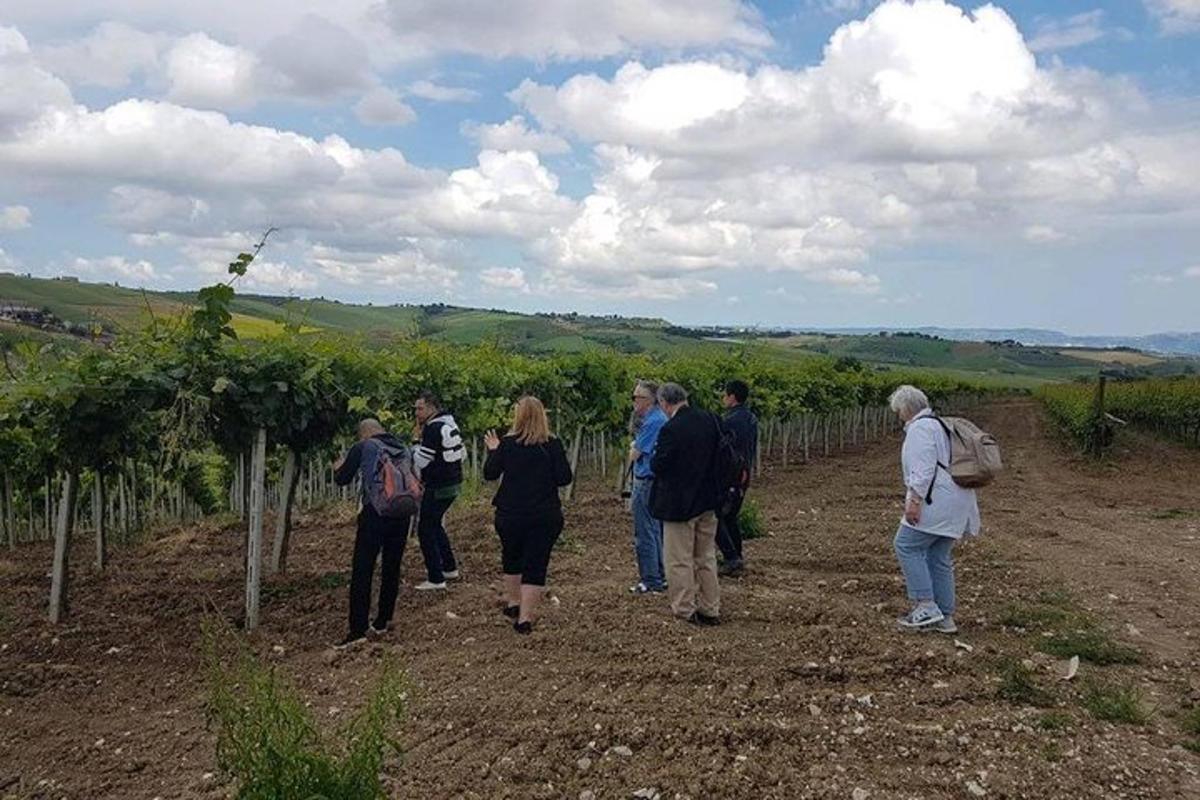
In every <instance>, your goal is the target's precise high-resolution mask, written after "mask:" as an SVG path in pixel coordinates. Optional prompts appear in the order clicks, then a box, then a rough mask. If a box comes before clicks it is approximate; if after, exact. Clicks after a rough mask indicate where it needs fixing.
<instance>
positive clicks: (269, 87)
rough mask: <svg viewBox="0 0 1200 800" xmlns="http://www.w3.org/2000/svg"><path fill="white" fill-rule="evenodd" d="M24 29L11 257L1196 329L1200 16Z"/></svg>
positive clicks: (1, 117)
mask: <svg viewBox="0 0 1200 800" xmlns="http://www.w3.org/2000/svg"><path fill="white" fill-rule="evenodd" d="M50 5H57V4H46V3H44V2H39V1H35V0H7V2H6V3H5V4H4V7H3V8H2V9H0V269H2V270H8V271H16V272H29V273H32V274H35V275H60V274H74V275H78V276H80V277H82V278H84V279H87V280H104V281H119V282H120V283H122V284H123V285H144V286H147V287H151V288H187V287H196V286H199V285H203V284H205V283H207V282H211V281H212V280H213V279H214V278H216V277H218V276H220V275H221V273H222V270H223V265H224V263H225V262H226V261H228V260H229V257H230V256H232V255H233V254H235V253H236V252H238V251H239V250H241V249H244V248H245V246H246V244H247V243H248V242H251V241H253V240H254V239H255V238H257V235H258V233H259V232H260V231H261V230H262V229H263V228H265V227H266V226H267V225H278V226H280V227H281V233H280V235H279V236H278V238H276V239H273V240H272V243H271V245H270V247H269V248H268V249H267V251H265V253H264V256H263V259H262V262H261V263H259V264H256V265H255V268H254V270H253V271H252V273H251V276H250V280H249V281H248V282H247V288H249V289H252V290H255V291H263V292H271V293H278V294H293V295H297V296H316V295H322V296H327V297H337V298H340V299H343V300H351V301H368V300H369V301H372V302H376V303H391V302H435V301H440V302H451V303H459V304H463V305H480V306H488V307H504V308H512V309H517V310H563V311H566V310H577V311H583V312H599V313H622V314H638V315H654V316H663V317H666V318H669V319H671V320H675V321H678V322H684V323H728V324H761V325H795V326H843V325H845V326H858V325H886V326H905V325H913V326H916V325H946V326H972V327H1016V326H1038V327H1050V328H1059V329H1063V330H1067V331H1071V332H1076V333H1147V332H1153V331H1160V330H1195V329H1197V328H1200V324H1198V323H1197V315H1196V313H1195V308H1197V307H1198V305H1200V247H1198V245H1200V165H1198V164H1200V159H1196V158H1195V157H1194V154H1195V152H1196V151H1197V150H1198V149H1200V92H1198V91H1197V88H1196V87H1197V86H1198V85H1200V80H1197V79H1198V78H1200V74H1198V72H1200V57H1198V56H1200V0H1125V1H1124V2H1081V1H1080V0H1059V2H1053V3H1051V2H1038V1H1036V0H1012V1H1011V2H1003V3H995V4H991V5H987V6H975V5H966V6H959V5H955V4H951V3H948V2H944V0H887V1H886V2H882V3H880V2H867V1H866V0H794V1H793V2H760V3H756V4H751V3H746V2H739V1H738V0H656V1H653V2H652V0H623V2H621V3H595V4H587V3H578V2H567V1H566V0H542V1H541V2H535V1H534V0H512V1H511V2H509V3H505V4H496V3H481V2H476V1H475V0H343V2H338V3H333V2H327V1H326V0H293V1H291V2H285V0H261V2H256V3H245V2H241V1H240V0H210V1H209V2H206V3H196V2H161V1H160V0H78V2H76V3H73V4H71V6H70V7H68V8H66V9H64V8H63V7H61V6H59V7H57V8H49V6H50Z"/></svg>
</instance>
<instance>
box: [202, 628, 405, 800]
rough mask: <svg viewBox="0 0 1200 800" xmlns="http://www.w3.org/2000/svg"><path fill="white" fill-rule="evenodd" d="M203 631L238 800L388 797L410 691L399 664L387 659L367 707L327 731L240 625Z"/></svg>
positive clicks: (224, 758) (212, 718)
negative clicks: (388, 759)
mask: <svg viewBox="0 0 1200 800" xmlns="http://www.w3.org/2000/svg"><path fill="white" fill-rule="evenodd" d="M203 630H204V668H205V672H206V677H207V679H208V698H207V711H208V718H209V722H210V724H212V725H213V726H214V727H215V728H216V731H217V764H218V766H219V767H220V769H221V770H222V771H223V772H225V773H226V774H228V775H229V776H231V777H232V778H233V780H234V782H235V783H236V785H237V794H236V797H237V798H238V800H282V799H283V798H297V799H298V798H341V799H343V800H383V798H386V797H387V794H386V793H385V792H384V789H383V786H382V784H381V782H380V778H379V773H380V770H381V769H382V767H383V761H384V758H385V755H386V754H387V753H389V752H393V751H398V749H399V747H398V745H397V744H396V742H395V740H394V739H393V738H392V736H391V729H392V728H393V726H394V724H395V723H396V721H397V720H398V719H399V717H400V715H401V714H402V713H403V709H404V701H405V699H406V697H407V695H406V693H405V686H406V683H405V678H404V674H403V673H402V672H401V671H400V670H399V669H397V668H396V667H395V666H393V665H390V664H385V666H384V669H383V672H382V674H381V676H380V678H379V681H378V683H377V684H376V686H375V688H374V689H373V690H372V691H371V692H370V694H369V696H368V697H367V701H366V703H365V705H364V707H363V708H362V710H361V711H360V712H359V713H358V714H357V715H356V716H355V717H354V718H353V719H352V720H351V721H350V722H349V723H348V724H346V725H344V726H342V727H341V728H340V729H339V730H338V731H337V732H336V734H334V735H331V736H330V735H323V734H322V732H321V731H320V730H319V729H318V727H317V724H316V721H315V719H314V718H313V715H312V713H311V711H310V710H309V708H308V707H307V705H306V704H305V702H304V700H303V699H302V698H301V697H300V696H299V694H298V693H297V691H296V690H295V688H293V687H292V686H291V685H290V684H289V683H288V682H287V681H286V680H284V678H283V677H282V676H281V675H280V674H279V673H278V672H277V671H276V670H275V669H274V668H272V667H270V666H266V665H264V664H262V663H261V662H260V661H259V660H258V659H256V658H255V657H254V656H253V655H252V654H251V653H250V651H249V650H248V648H247V647H246V645H245V644H244V643H243V642H242V640H241V639H240V638H239V637H238V635H237V634H236V632H234V631H233V630H232V629H230V628H229V627H228V626H227V625H225V624H224V623H221V622H219V621H216V620H214V619H207V620H205V621H204V628H203Z"/></svg>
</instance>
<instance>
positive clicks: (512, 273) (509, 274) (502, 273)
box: [479, 267, 529, 292]
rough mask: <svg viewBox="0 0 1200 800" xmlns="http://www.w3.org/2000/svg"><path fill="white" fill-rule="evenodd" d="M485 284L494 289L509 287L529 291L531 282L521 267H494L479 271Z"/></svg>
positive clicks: (514, 289) (513, 289) (508, 288)
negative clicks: (527, 279) (526, 278)
mask: <svg viewBox="0 0 1200 800" xmlns="http://www.w3.org/2000/svg"><path fill="white" fill-rule="evenodd" d="M479 278H480V280H482V281H483V285H484V286H487V287H489V288H492V289H507V290H511V291H519V292H528V291H529V283H528V281H526V280H525V270H523V269H521V268H520V267H515V268H513V269H505V268H503V267H493V268H491V269H485V270H484V271H483V272H481V273H479Z"/></svg>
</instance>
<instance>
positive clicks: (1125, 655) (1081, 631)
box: [1038, 619, 1142, 666]
mask: <svg viewBox="0 0 1200 800" xmlns="http://www.w3.org/2000/svg"><path fill="white" fill-rule="evenodd" d="M1076 622H1077V624H1078V625H1079V626H1078V627H1075V628H1072V629H1070V630H1065V631H1059V632H1057V633H1055V634H1053V635H1052V636H1047V637H1044V638H1043V639H1042V640H1041V641H1040V642H1038V649H1039V650H1041V651H1042V652H1043V653H1046V654H1048V655H1052V656H1058V657H1059V658H1070V657H1071V656H1079V658H1080V660H1081V661H1087V662H1088V663H1090V664H1096V665H1097V666H1108V665H1110V664H1137V663H1139V662H1140V661H1141V660H1142V654H1141V653H1140V652H1138V651H1137V650H1136V649H1135V648H1133V647H1130V646H1129V645H1125V644H1121V643H1120V642H1118V641H1116V640H1115V639H1113V637H1112V635H1111V634H1109V633H1108V632H1107V631H1105V630H1104V629H1103V628H1101V627H1099V626H1098V625H1096V624H1095V623H1093V622H1090V621H1089V620H1086V619H1082V620H1077V621H1076Z"/></svg>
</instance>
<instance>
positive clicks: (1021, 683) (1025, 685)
mask: <svg viewBox="0 0 1200 800" xmlns="http://www.w3.org/2000/svg"><path fill="white" fill-rule="evenodd" d="M996 694H997V695H998V696H999V697H1000V699H1001V700H1005V701H1007V702H1009V703H1012V704H1014V705H1019V706H1048V705H1050V704H1052V703H1053V702H1054V695H1052V694H1051V693H1050V692H1048V691H1046V690H1045V689H1043V688H1042V687H1040V686H1038V684H1037V681H1036V680H1035V679H1034V674H1033V670H1031V669H1030V668H1029V667H1027V666H1025V665H1024V664H1022V663H1021V662H1020V661H1017V660H1016V659H1006V660H1005V661H1002V662H1001V663H1000V688H998V689H997V690H996Z"/></svg>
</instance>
